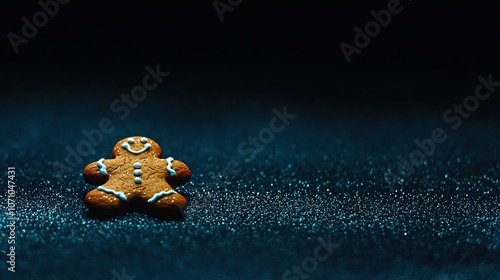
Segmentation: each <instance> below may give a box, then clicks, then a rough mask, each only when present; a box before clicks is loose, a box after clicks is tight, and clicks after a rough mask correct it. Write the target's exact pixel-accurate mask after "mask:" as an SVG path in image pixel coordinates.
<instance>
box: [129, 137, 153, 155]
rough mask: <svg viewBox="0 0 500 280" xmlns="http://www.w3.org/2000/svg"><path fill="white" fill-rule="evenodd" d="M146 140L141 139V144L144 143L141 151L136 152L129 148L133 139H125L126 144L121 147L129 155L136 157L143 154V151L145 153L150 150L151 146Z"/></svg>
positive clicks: (144, 138)
mask: <svg viewBox="0 0 500 280" xmlns="http://www.w3.org/2000/svg"><path fill="white" fill-rule="evenodd" d="M147 140H148V139H147V138H146V137H143V138H141V142H142V143H145V144H144V147H143V148H142V149H140V150H138V151H137V150H133V149H132V148H130V144H132V143H134V142H135V140H134V138H128V139H127V142H128V143H123V144H122V147H123V148H125V149H126V150H127V151H129V152H130V153H132V154H136V155H138V154H140V153H143V152H145V151H147V150H149V149H150V148H151V144H149V143H146V142H147ZM129 143H130V144H129Z"/></svg>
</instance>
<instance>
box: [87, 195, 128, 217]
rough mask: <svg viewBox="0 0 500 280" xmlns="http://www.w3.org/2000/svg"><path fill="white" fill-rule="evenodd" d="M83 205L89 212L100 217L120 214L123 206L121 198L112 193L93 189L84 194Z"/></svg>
mask: <svg viewBox="0 0 500 280" xmlns="http://www.w3.org/2000/svg"><path fill="white" fill-rule="evenodd" d="M85 205H87V207H88V208H89V210H90V213H91V214H94V215H96V216H102V217H109V216H115V215H117V214H120V212H121V210H122V208H123V200H121V199H120V198H118V197H117V196H116V195H114V194H110V193H106V192H104V191H101V190H98V189H94V190H91V191H90V192H88V193H87V195H86V196H85Z"/></svg>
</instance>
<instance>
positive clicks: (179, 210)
mask: <svg viewBox="0 0 500 280" xmlns="http://www.w3.org/2000/svg"><path fill="white" fill-rule="evenodd" d="M89 195H92V194H91V193H89V194H87V196H86V198H85V202H86V203H85V204H86V205H87V207H88V209H89V211H88V213H87V217H88V218H91V219H99V220H107V219H111V218H114V217H118V216H124V215H125V214H126V213H128V212H136V213H143V214H147V215H150V216H151V217H155V218H158V219H160V220H171V221H183V220H185V214H184V211H185V209H186V207H187V200H186V199H185V198H184V196H183V195H182V194H179V193H176V194H175V196H169V197H162V198H161V199H158V200H157V201H155V203H149V202H147V201H144V200H143V199H141V198H139V197H133V198H131V199H129V200H127V201H122V200H119V199H118V200H116V199H113V198H109V201H113V202H114V203H111V204H104V205H102V204H100V205H99V206H97V205H96V204H92V203H88V201H89V200H88V198H89ZM101 198H102V197H101ZM90 200H92V199H90ZM172 202H173V203H172ZM176 202H178V203H176Z"/></svg>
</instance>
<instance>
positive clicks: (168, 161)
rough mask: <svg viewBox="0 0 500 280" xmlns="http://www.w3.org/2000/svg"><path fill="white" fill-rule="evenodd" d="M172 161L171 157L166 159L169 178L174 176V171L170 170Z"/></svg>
mask: <svg viewBox="0 0 500 280" xmlns="http://www.w3.org/2000/svg"><path fill="white" fill-rule="evenodd" d="M173 160H174V158H173V157H168V158H167V163H168V164H167V170H168V173H169V174H170V176H174V175H175V170H173V169H172V161H173Z"/></svg>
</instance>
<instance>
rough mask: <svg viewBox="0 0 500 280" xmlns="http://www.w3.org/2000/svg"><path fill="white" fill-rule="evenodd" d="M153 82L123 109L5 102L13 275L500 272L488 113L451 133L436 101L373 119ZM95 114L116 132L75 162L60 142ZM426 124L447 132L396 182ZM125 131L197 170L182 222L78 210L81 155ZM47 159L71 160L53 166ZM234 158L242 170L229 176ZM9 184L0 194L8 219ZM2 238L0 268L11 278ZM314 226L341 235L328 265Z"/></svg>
mask: <svg viewBox="0 0 500 280" xmlns="http://www.w3.org/2000/svg"><path fill="white" fill-rule="evenodd" d="M159 94H168V92H158V93H157V94H156V95H152V96H150V97H148V99H146V100H145V101H143V102H142V103H141V104H139V106H138V107H137V108H136V109H131V110H130V114H129V116H127V118H125V119H124V120H121V119H120V118H119V114H116V113H114V112H112V111H111V110H110V109H109V104H111V103H112V101H113V100H114V99H115V98H116V97H117V96H119V93H114V92H111V93H108V94H107V95H106V96H105V97H102V98H101V99H100V101H99V102H93V101H91V100H89V98H83V97H81V98H80V100H79V99H76V100H74V101H66V103H67V104H66V105H64V106H61V105H60V104H59V105H58V106H59V107H57V108H56V107H55V105H54V104H50V102H45V103H40V101H41V100H37V98H36V97H33V96H32V97H29V98H28V97H26V99H24V100H23V97H19V98H17V99H15V100H13V101H12V102H17V104H18V105H17V106H19V108H22V110H16V111H15V112H12V113H11V114H10V115H7V113H6V112H2V113H1V114H2V115H1V116H2V119H9V120H10V121H9V122H7V123H5V124H4V129H5V131H6V133H2V134H1V135H0V141H1V142H2V143H4V144H3V145H2V146H1V147H0V157H1V158H2V162H4V163H5V165H4V168H5V169H6V166H7V165H8V166H15V167H16V170H17V176H16V182H17V193H16V203H17V209H16V215H17V216H18V218H19V221H18V224H17V225H18V227H17V229H16V271H17V272H16V274H15V279H132V278H131V277H135V278H134V279H136V280H139V279H301V277H300V275H302V276H303V277H306V276H307V277H309V278H302V279H391V278H392V279H500V278H499V277H500V276H499V275H500V274H499V273H500V268H499V267H500V265H499V264H500V257H499V253H500V224H499V222H500V220H499V214H500V208H499V205H500V204H499V203H500V199H499V194H500V189H499V179H498V178H499V174H500V163H499V162H500V150H499V147H500V145H499V144H500V142H499V139H500V138H499V132H498V125H497V124H496V123H495V122H492V121H490V120H487V119H486V120H481V121H479V120H478V119H474V118H471V119H469V120H467V121H466V122H464V124H463V125H462V127H461V128H460V129H458V130H456V131H453V130H450V129H449V127H448V126H449V125H448V124H445V123H443V121H442V120H441V119H440V117H441V115H442V110H441V109H440V108H438V109H436V110H427V111H425V112H424V111H423V110H421V111H419V110H415V111H413V112H403V113H391V112H388V111H387V110H385V112H386V113H381V112H378V114H376V115H374V114H373V111H370V110H364V111H363V110H360V112H356V111H354V110H350V109H344V110H338V108H327V107H326V106H325V108H322V109H318V110H313V109H310V108H304V107H300V106H297V104H284V103H276V104H271V105H270V104H268V103H265V104H259V103H258V102H255V103H249V104H246V105H245V104H244V103H242V104H237V105H234V104H233V105H232V104H231V103H230V102H229V101H228V103H224V102H221V103H220V104H218V105H210V106H207V103H203V102H189V103H188V102H184V103H182V102H181V101H179V100H180V99H174V100H171V101H169V103H168V105H165V104H164V103H162V102H158V101H159V100H160V97H159ZM53 100H58V99H57V98H56V97H53ZM161 100H162V101H163V99H161ZM20 103H22V104H23V105H20ZM40 104H44V105H43V106H42V107H40ZM209 104H211V103H209ZM287 105H288V106H287ZM283 106H287V110H288V111H289V112H290V113H293V114H295V115H296V117H295V118H293V119H291V120H290V122H289V124H287V125H286V126H285V128H284V129H283V130H282V131H280V132H276V133H274V136H273V139H272V140H271V141H269V143H267V144H264V145H263V146H264V148H263V150H262V151H261V152H260V153H258V154H256V155H255V158H253V159H252V158H248V155H246V156H245V155H242V154H240V153H239V152H238V146H239V145H240V144H241V143H242V142H244V141H248V137H249V136H257V137H258V135H259V132H260V131H261V130H262V129H264V128H267V127H269V122H270V120H271V119H272V118H273V117H274V116H275V115H274V113H273V111H272V110H273V108H274V107H275V108H277V109H278V110H282V108H283ZM208 107H209V108H208ZM102 118H109V119H110V120H111V121H112V123H113V125H114V126H115V129H114V131H113V132H111V133H109V134H105V135H104V137H103V140H102V143H99V145H96V146H95V149H94V151H93V152H92V153H91V154H90V155H86V156H81V162H79V163H77V164H76V166H75V167H71V166H69V165H68V162H67V161H66V160H65V159H66V156H67V155H68V151H67V150H65V149H66V146H69V147H70V148H73V149H76V148H77V146H78V143H80V141H82V140H84V139H85V137H84V136H83V134H82V133H81V131H82V130H83V129H87V130H92V129H95V128H98V124H99V122H100V120H102ZM436 127H442V128H443V129H445V131H446V132H447V135H448V139H447V141H445V142H444V143H442V144H438V145H437V146H436V149H435V152H434V153H433V155H431V156H428V157H427V158H426V159H425V163H423V165H422V166H419V167H417V168H415V171H414V173H413V174H412V175H411V176H409V177H408V178H404V179H401V180H399V182H398V183H397V184H395V185H392V187H391V186H390V184H389V181H388V180H387V171H388V170H389V169H390V170H393V171H394V170H397V159H398V156H399V155H402V156H406V157H407V156H408V154H409V153H410V152H412V151H413V150H415V148H416V147H415V145H414V144H413V140H414V139H415V138H418V139H423V138H426V137H428V136H429V135H430V132H431V131H432V130H433V129H434V128H436ZM130 135H144V136H147V137H150V138H152V139H154V140H155V141H157V142H158V143H159V144H160V146H161V147H162V148H163V153H164V155H163V157H164V158H165V157H168V156H172V157H174V158H177V159H179V160H182V161H183V162H185V163H186V164H188V166H189V167H190V168H191V171H192V174H193V177H192V179H191V181H190V182H189V183H188V184H186V185H184V186H182V187H179V188H178V189H177V190H178V191H179V192H181V193H183V194H185V195H186V196H187V197H188V199H189V207H188V209H187V211H186V220H185V221H183V222H169V221H160V220H157V219H155V218H151V217H148V216H146V215H145V214H141V213H129V214H127V215H125V216H123V217H116V218H113V219H111V220H104V221H101V220H94V219H89V218H88V217H87V215H86V213H87V210H86V208H85V206H84V204H83V197H84V195H85V194H86V193H87V192H88V191H89V190H91V189H92V188H93V187H92V186H90V185H88V184H86V183H85V182H84V181H83V179H82V177H81V171H82V169H83V167H84V166H85V165H86V164H87V163H90V162H92V161H95V160H97V159H99V158H101V157H104V158H106V157H109V156H110V154H111V148H112V146H113V145H114V144H115V142H116V141H118V140H119V139H121V138H124V137H127V136H130ZM261 144H262V143H261ZM55 162H59V163H61V164H65V165H67V166H68V167H69V170H66V171H64V172H62V173H61V174H57V173H55V172H54V170H53V168H52V166H53V164H54V163H55ZM229 162H232V163H234V162H237V163H238V164H239V165H238V168H241V170H239V169H238V170H237V171H234V170H233V172H232V173H231V172H224V170H225V169H226V168H227V166H228V163H229ZM394 172H395V171H394ZM228 173H230V174H228ZM6 180H7V178H6V176H2V177H1V178H0V182H1V183H2V185H3V186H5V185H6V184H7V182H6ZM6 196H7V193H6V191H2V192H0V200H1V203H2V204H1V205H2V211H1V213H0V216H1V217H2V218H1V220H0V221H1V223H2V224H1V226H2V228H5V223H6V222H7V221H6V218H7V213H6V211H5V208H6V201H7V200H6ZM7 234H8V232H7V231H2V235H1V238H2V240H1V242H0V243H1V244H3V245H2V248H0V249H1V250H3V251H2V260H3V261H2V262H1V263H0V271H1V274H2V276H1V278H2V279H6V278H4V276H3V275H8V276H11V277H12V274H8V272H7V264H6V262H5V261H4V260H5V258H6V256H5V254H6V250H7V249H8V247H7V244H6V241H7V238H8V236H7ZM318 238H320V239H321V240H323V241H324V242H327V241H328V240H329V241H330V242H332V243H335V244H336V246H335V249H334V250H333V251H332V252H329V253H328V255H327V258H326V257H325V258H326V259H325V260H322V261H321V260H318V259H317V256H318V255H317V254H316V248H318V246H319V244H321V242H319V241H318ZM327 252H328V251H327V250H326V249H324V250H322V251H321V254H326V253H327ZM294 267H295V269H294ZM297 267H298V269H299V270H300V271H299V273H296V272H294V270H295V271H296V269H297ZM288 270H289V271H290V273H288V274H287V271H288ZM300 273H301V274H300ZM127 275H128V276H130V278H127V277H125V276H127ZM495 277H496V278H495ZM7 279H11V278H7ZM12 279H14V278H12Z"/></svg>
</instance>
